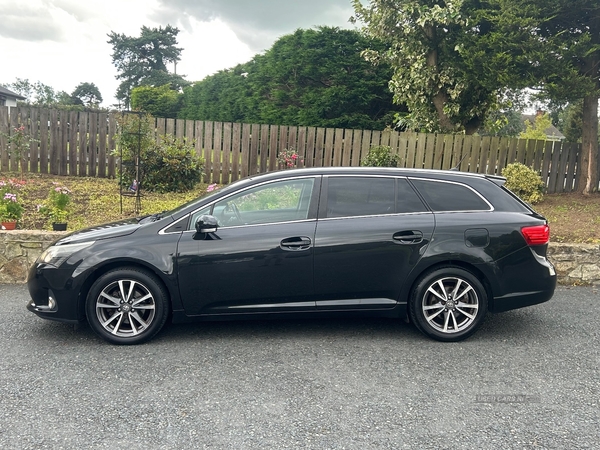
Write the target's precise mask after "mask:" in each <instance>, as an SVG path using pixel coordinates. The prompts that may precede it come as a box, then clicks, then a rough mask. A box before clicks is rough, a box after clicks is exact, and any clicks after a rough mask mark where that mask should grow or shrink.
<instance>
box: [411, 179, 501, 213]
mask: <svg viewBox="0 0 600 450" xmlns="http://www.w3.org/2000/svg"><path fill="white" fill-rule="evenodd" d="M411 181H412V183H413V184H414V185H415V187H416V188H417V190H418V191H419V192H420V193H421V195H422V196H423V198H424V199H425V201H426V202H427V204H428V205H429V207H430V208H431V209H432V210H433V211H438V212H441V211H489V210H490V209H491V208H490V205H489V204H488V203H487V202H486V201H485V200H484V199H483V198H481V197H480V196H479V195H478V194H477V193H475V192H474V191H473V190H472V189H470V188H468V187H467V186H464V185H462V184H455V183H445V182H441V181H427V180H412V179H411Z"/></svg>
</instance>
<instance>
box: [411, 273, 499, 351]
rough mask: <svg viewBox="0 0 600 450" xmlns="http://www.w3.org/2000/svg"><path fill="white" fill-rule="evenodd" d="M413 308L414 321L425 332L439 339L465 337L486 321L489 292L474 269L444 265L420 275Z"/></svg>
mask: <svg viewBox="0 0 600 450" xmlns="http://www.w3.org/2000/svg"><path fill="white" fill-rule="evenodd" d="M409 309H410V317H411V320H412V322H413V323H414V324H415V325H416V327H417V328H418V329H419V330H420V331H421V332H422V333H424V334H426V335H427V336H429V337H432V338H433V339H436V340H438V341H443V342H455V341H461V340H463V339H466V338H468V337H469V336H471V335H472V334H473V333H474V332H475V331H476V330H477V328H479V326H480V325H481V323H482V322H483V319H484V317H485V315H486V313H487V309H488V300H487V293H486V290H485V288H484V287H483V285H482V284H481V282H480V281H479V279H478V278H477V277H476V276H475V275H473V274H472V273H471V272H468V271H466V270H464V269H461V268H458V267H452V266H449V267H441V268H439V269H436V270H434V271H432V272H429V273H427V274H425V275H423V276H422V277H421V278H420V279H419V281H418V282H417V284H416V286H415V288H414V289H413V292H412V295H411V298H410V304H409Z"/></svg>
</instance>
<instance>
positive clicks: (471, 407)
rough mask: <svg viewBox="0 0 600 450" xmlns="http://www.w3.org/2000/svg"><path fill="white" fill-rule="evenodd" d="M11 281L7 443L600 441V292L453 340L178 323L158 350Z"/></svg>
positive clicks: (3, 385) (372, 326) (0, 351)
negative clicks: (31, 296)
mask: <svg viewBox="0 0 600 450" xmlns="http://www.w3.org/2000/svg"><path fill="white" fill-rule="evenodd" d="M27 299H28V294H27V290H26V288H25V287H24V286H6V285H3V286H0V305H1V308H0V448H1V449H46V448H48V449H63V448H64V449H74V448H81V449H108V448H116V449H192V448H194V449H195V448H209V449H263V448H264V449H286V448H290V449H380V448H382V449H388V448H389V449H401V448H411V449H413V448H420V449H429V448H430V449H444V448H447V449H462V448H464V449H513V448H514V449H523V448H526V449H529V448H535V449H537V448H552V449H554V448H556V449H564V448H569V449H579V448H590V449H591V448H599V447H600V428H599V424H600V392H599V391H600V389H599V388H600V376H599V373H598V367H599V366H600V357H599V355H600V332H599V330H600V327H599V324H600V292H599V291H598V289H594V288H584V287H577V288H559V289H558V291H557V293H556V295H555V297H554V298H553V299H552V300H551V301H550V302H548V303H545V304H543V305H537V306H534V307H530V308H526V309H522V310H517V311H511V312H508V313H503V314H499V315H489V316H488V318H487V319H486V322H485V323H484V325H483V327H482V328H481V329H480V330H479V331H478V333H476V334H475V336H473V337H472V338H470V339H469V340H467V341H465V342H461V343H454V344H442V343H438V342H435V341H432V340H429V339H427V338H425V337H424V336H421V335H420V334H419V333H418V332H417V331H416V330H415V329H414V328H413V327H412V326H411V325H407V324H405V323H402V322H396V321H391V320H373V319H369V320H350V321H348V320H323V321H317V320H295V321H273V322H266V321H260V322H214V323H200V324H191V325H187V324H186V325H172V326H170V327H168V328H167V329H165V330H163V332H161V333H160V334H159V335H158V336H157V337H156V338H155V339H154V340H153V341H151V342H150V343H148V344H145V345H141V346H134V347H118V346H112V345H110V344H107V343H104V342H103V341H101V340H100V339H99V338H97V337H96V336H95V335H94V333H93V332H92V330H91V329H90V328H89V327H87V326H82V327H80V328H79V329H78V330H74V328H73V327H72V326H68V325H64V324H59V323H53V322H48V321H44V320H42V319H39V318H38V317H36V316H34V315H33V314H31V313H29V312H28V311H26V310H25V303H26V301H27Z"/></svg>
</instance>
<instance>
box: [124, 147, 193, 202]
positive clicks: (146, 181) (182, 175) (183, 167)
mask: <svg viewBox="0 0 600 450" xmlns="http://www.w3.org/2000/svg"><path fill="white" fill-rule="evenodd" d="M203 166H204V160H203V159H202V158H200V157H198V156H197V155H196V152H195V150H194V148H193V147H192V146H191V145H188V144H187V143H186V142H185V141H183V140H180V139H176V138H175V137H173V136H165V137H164V138H163V139H162V141H161V142H160V143H159V144H155V145H154V146H153V147H151V148H150V149H148V152H147V153H146V154H145V155H142V158H141V163H140V172H141V184H142V189H146V190H149V191H154V192H185V191H189V190H191V189H193V188H194V186H195V185H196V184H198V183H199V182H200V181H201V180H200V178H201V176H202V169H203ZM131 175H133V172H132V174H131Z"/></svg>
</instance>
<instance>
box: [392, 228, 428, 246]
mask: <svg viewBox="0 0 600 450" xmlns="http://www.w3.org/2000/svg"><path fill="white" fill-rule="evenodd" d="M392 238H393V239H394V241H396V242H398V243H399V244H420V243H421V242H423V233H422V232H420V231H418V230H416V231H415V230H409V231H398V232H397V233H394V235H393V236H392Z"/></svg>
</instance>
